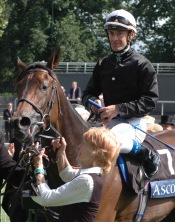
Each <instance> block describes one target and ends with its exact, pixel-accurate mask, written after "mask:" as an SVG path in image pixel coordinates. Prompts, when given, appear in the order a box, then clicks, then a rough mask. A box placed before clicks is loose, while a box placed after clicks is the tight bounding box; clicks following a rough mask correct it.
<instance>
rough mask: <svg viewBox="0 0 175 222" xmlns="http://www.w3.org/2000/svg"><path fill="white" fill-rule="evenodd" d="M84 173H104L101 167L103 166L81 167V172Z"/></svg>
mask: <svg viewBox="0 0 175 222" xmlns="http://www.w3.org/2000/svg"><path fill="white" fill-rule="evenodd" d="M84 173H96V174H101V173H102V169H101V167H91V168H87V169H81V170H80V174H84Z"/></svg>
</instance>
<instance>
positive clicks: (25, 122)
mask: <svg viewBox="0 0 175 222" xmlns="http://www.w3.org/2000/svg"><path fill="white" fill-rule="evenodd" d="M19 124H20V125H21V126H30V119H29V118H28V117H22V119H21V120H20V122H19Z"/></svg>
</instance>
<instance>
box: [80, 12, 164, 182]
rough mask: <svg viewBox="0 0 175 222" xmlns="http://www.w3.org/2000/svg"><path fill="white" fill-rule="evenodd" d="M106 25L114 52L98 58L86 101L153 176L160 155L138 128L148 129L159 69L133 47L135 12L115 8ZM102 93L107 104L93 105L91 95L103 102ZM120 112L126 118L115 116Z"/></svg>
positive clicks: (97, 101) (84, 98)
mask: <svg viewBox="0 0 175 222" xmlns="http://www.w3.org/2000/svg"><path fill="white" fill-rule="evenodd" d="M104 29H105V31H106V33H107V37H108V40H109V43H110V47H111V50H112V53H111V54H110V55H107V56H105V57H104V58H102V59H100V60H99V61H98V62H97V64H96V66H95V68H94V71H93V75H92V76H91V78H90V80H89V82H88V84H87V86H86V89H85V91H84V92H83V97H82V103H83V105H84V106H85V107H86V108H89V109H90V110H91V111H92V112H93V113H96V114H100V118H101V121H103V122H105V123H106V124H107V127H109V128H110V129H111V131H112V132H113V133H115V134H116V135H117V137H118V138H119V139H120V142H121V153H130V154H132V155H133V156H134V157H136V159H137V160H138V161H139V162H140V163H141V165H142V166H143V169H144V171H145V175H146V176H147V177H148V178H151V177H152V176H154V175H155V173H156V172H157V171H158V167H159V164H160V157H159V155H158V154H156V153H154V152H153V151H151V150H149V149H148V148H146V147H144V146H143V145H142V142H143V140H144V139H145V137H146V134H145V133H143V132H142V131H140V130H139V129H138V128H140V129H141V130H144V131H146V123H145V121H144V119H143V117H144V116H146V115H148V114H149V112H151V111H152V110H153V109H154V108H155V104H156V101H157V99H158V83H157V77H156V72H155V70H154V68H153V66H152V64H151V62H150V61H149V60H148V59H147V58H145V57H144V56H142V55H141V54H139V53H137V52H136V51H135V50H134V49H132V48H131V41H132V39H133V38H134V37H135V35H136V33H137V29H136V21H135V18H134V17H133V15H132V14H131V13H129V12H127V11H125V10H123V9H120V10H115V11H113V12H111V13H110V14H109V15H108V16H107V19H106V23H105V25H104ZM101 94H102V95H103V99H104V107H103V108H100V109H99V108H97V107H95V106H93V105H91V106H90V104H89V103H88V99H91V100H93V101H95V102H96V103H98V104H99V105H101V104H102V103H101V100H100V97H99V96H100V95H101ZM116 116H118V117H120V118H121V119H122V120H124V122H123V123H122V122H121V121H118V120H117V119H116V118H114V117H116ZM128 123H130V124H128ZM133 126H136V128H135V127H133Z"/></svg>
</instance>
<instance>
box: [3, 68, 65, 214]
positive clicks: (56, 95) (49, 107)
mask: <svg viewBox="0 0 175 222" xmlns="http://www.w3.org/2000/svg"><path fill="white" fill-rule="evenodd" d="M25 70H26V69H25ZM25 70H23V71H22V73H21V74H20V76H19V77H18V79H20V78H23V76H24V75H25V74H32V73H35V72H37V71H40V72H41V71H42V72H45V73H47V74H48V75H50V76H51V77H52V79H53V85H52V92H51V96H50V99H49V102H48V105H47V107H46V109H45V110H44V111H42V110H41V109H40V108H39V107H38V106H37V105H36V104H35V103H33V102H32V101H30V100H29V99H26V98H21V99H19V100H18V103H17V106H18V105H19V104H20V103H22V102H27V103H28V104H30V105H31V106H32V107H33V109H34V110H35V111H36V112H37V113H39V114H40V117H41V122H36V125H41V126H42V129H43V131H48V130H50V129H52V130H53V131H54V132H55V133H56V135H57V136H59V137H61V133H60V132H59V131H58V130H57V129H56V128H55V127H53V126H52V124H51V122H50V125H49V127H47V128H44V127H43V126H44V124H45V118H47V117H50V114H51V111H52V108H53V105H54V102H55V99H56V98H57V100H58V106H59V113H60V114H61V115H63V114H62V112H61V106H60V96H59V93H58V90H57V84H56V78H55V77H54V76H53V74H52V72H51V70H49V69H48V68H45V67H37V68H32V69H30V68H29V69H28V70H27V72H24V71H25ZM42 136H43V137H45V138H48V137H47V136H44V135H42ZM50 138H51V137H50ZM27 152H28V153H29V152H30V153H31V152H33V156H32V157H34V156H36V155H38V153H39V151H38V150H36V149H35V148H34V147H32V146H31V147H29V148H28V149H27V150H25V152H24V153H27ZM23 157H24V154H22V155H21V156H20V158H19V160H18V162H17V163H16V165H15V166H14V168H13V170H12V172H11V173H10V174H9V176H8V178H7V180H6V181H5V182H4V183H3V185H2V186H4V185H5V184H6V183H7V182H8V181H9V180H10V177H11V175H12V173H14V171H15V169H16V167H17V165H18V164H19V162H20V161H21V160H22V158H23ZM32 157H30V158H29V159H28V160H27V161H26V162H25V163H24V167H25V169H26V170H25V173H24V176H23V178H22V181H21V183H20V185H19V187H18V188H17V191H16V194H15V197H17V196H18V195H19V193H20V192H21V191H22V190H23V188H24V187H25V186H26V185H27V184H29V183H31V182H32V181H34V179H33V178H32V179H30V180H29V181H27V182H25V179H26V176H27V173H28V172H29V167H30V165H31V161H32ZM10 191H11V190H10ZM10 191H9V192H10ZM6 193H8V191H7V192H5V193H3V194H1V195H4V194H6ZM15 199H16V198H14V200H15ZM14 202H15V201H14ZM45 210H46V211H47V212H48V213H49V214H51V215H52V216H53V217H56V218H57V217H58V214H57V213H56V212H53V211H52V210H50V209H49V208H45Z"/></svg>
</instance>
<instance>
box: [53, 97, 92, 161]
mask: <svg viewBox="0 0 175 222" xmlns="http://www.w3.org/2000/svg"><path fill="white" fill-rule="evenodd" d="M57 127H58V128H59V131H60V132H61V134H62V136H63V137H64V138H65V140H66V142H67V151H66V152H67V156H68V159H69V161H70V162H71V164H72V165H76V161H75V159H76V155H77V152H76V150H77V146H78V145H79V144H80V143H81V142H82V138H83V133H84V132H86V131H87V130H88V126H87V124H86V123H85V122H84V120H83V119H82V118H81V117H80V116H79V114H78V113H77V112H76V111H75V110H74V109H73V108H72V107H71V106H70V104H69V103H67V101H65V105H64V106H62V109H61V112H60V113H59V114H58V126H57Z"/></svg>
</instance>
